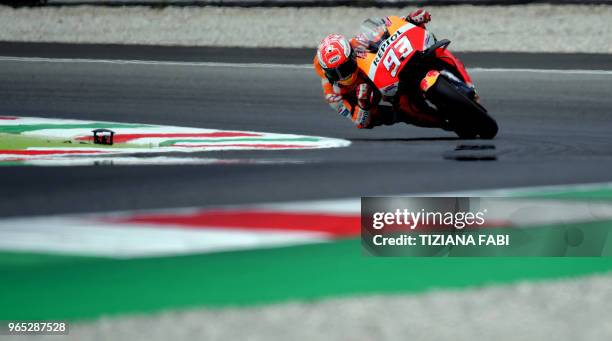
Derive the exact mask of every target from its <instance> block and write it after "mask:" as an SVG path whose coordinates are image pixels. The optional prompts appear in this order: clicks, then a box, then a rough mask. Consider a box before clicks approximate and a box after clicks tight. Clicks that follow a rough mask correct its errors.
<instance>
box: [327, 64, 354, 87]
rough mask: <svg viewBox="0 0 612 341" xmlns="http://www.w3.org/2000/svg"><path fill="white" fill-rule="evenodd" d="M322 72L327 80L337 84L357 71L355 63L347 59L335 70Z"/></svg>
mask: <svg viewBox="0 0 612 341" xmlns="http://www.w3.org/2000/svg"><path fill="white" fill-rule="evenodd" d="M323 71H325V76H326V77H327V78H328V79H329V80H331V81H333V82H337V81H340V80H343V79H347V78H349V77H351V76H352V75H353V73H355V71H357V63H356V62H355V61H354V60H353V59H352V58H349V59H348V60H347V61H346V62H345V63H344V64H342V65H340V66H338V67H337V68H334V69H324V70H323Z"/></svg>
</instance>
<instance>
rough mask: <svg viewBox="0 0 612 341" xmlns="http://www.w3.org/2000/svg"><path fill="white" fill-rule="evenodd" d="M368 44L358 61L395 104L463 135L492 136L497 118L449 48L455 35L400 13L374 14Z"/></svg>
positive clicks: (365, 33) (367, 27)
mask: <svg viewBox="0 0 612 341" xmlns="http://www.w3.org/2000/svg"><path fill="white" fill-rule="evenodd" d="M361 30H362V38H361V39H363V40H365V41H366V42H367V43H366V46H367V48H366V49H365V51H362V53H360V55H359V57H358V58H357V66H358V67H359V69H360V70H361V71H362V72H363V73H364V74H365V75H367V76H368V78H369V79H370V81H371V82H372V83H373V85H374V87H375V88H376V90H377V91H376V93H377V95H378V96H379V98H382V99H384V100H385V101H387V102H389V103H391V105H392V106H393V110H394V111H395V112H397V113H399V114H400V115H406V116H409V115H410V113H409V112H408V110H406V109H405V105H404V103H411V106H412V110H411V112H414V111H415V109H416V111H418V112H420V113H421V114H424V115H431V117H432V118H435V119H436V120H438V121H441V122H444V124H445V129H447V130H452V131H454V132H455V133H456V134H457V135H458V136H459V137H460V138H466V139H473V138H477V137H479V138H482V139H492V138H494V137H495V135H496V134H497V131H498V126H497V123H496V121H495V120H494V119H493V118H492V117H491V116H490V115H489V114H488V112H487V110H486V109H485V108H484V107H483V106H482V105H480V103H479V102H478V96H477V95H476V92H475V90H474V87H473V86H472V85H471V84H470V82H469V81H468V80H469V75H467V74H466V73H465V72H466V71H465V68H463V67H458V65H457V64H458V63H460V62H459V61H458V60H457V59H456V58H454V56H452V54H450V52H449V51H448V50H447V47H448V45H449V44H450V41H449V40H446V39H444V40H439V41H438V40H437V39H436V38H435V36H434V35H433V34H432V33H430V32H429V31H428V30H426V29H424V28H421V27H419V26H416V25H413V24H411V23H408V22H406V21H405V20H401V19H400V18H399V17H395V20H394V18H393V17H389V18H385V19H379V20H376V19H368V20H366V21H365V22H364V23H363V24H362V26H361Z"/></svg>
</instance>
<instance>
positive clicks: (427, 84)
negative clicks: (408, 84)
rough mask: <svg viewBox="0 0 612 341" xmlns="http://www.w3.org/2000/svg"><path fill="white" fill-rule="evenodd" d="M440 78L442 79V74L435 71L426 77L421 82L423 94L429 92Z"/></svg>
mask: <svg viewBox="0 0 612 341" xmlns="http://www.w3.org/2000/svg"><path fill="white" fill-rule="evenodd" d="M438 77H440V72H438V71H435V70H432V71H429V72H428V73H427V75H425V78H423V80H421V90H423V92H427V90H429V88H431V87H432V86H433V85H434V84H436V81H437V80H438Z"/></svg>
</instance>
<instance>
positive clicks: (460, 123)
mask: <svg viewBox="0 0 612 341" xmlns="http://www.w3.org/2000/svg"><path fill="white" fill-rule="evenodd" d="M426 97H427V99H428V100H429V101H431V102H432V103H433V104H434V105H435V106H436V107H437V108H438V110H439V111H440V112H441V113H442V114H443V115H444V116H445V117H446V118H447V119H448V120H449V121H450V123H451V125H452V127H453V128H454V130H455V133H456V134H457V135H458V136H459V137H460V138H462V139H474V138H476V137H480V138H481V139H492V138H494V137H495V135H497V132H498V130H499V127H498V126H497V122H495V120H494V119H493V118H492V117H491V116H489V114H488V113H487V110H486V109H485V108H484V107H483V106H482V105H480V104H478V103H477V102H475V101H474V100H473V99H471V98H470V97H468V96H467V95H466V94H464V93H463V92H462V91H461V90H459V89H457V87H455V86H454V85H453V84H452V83H451V82H450V81H448V80H447V79H446V78H444V76H442V75H440V77H438V79H437V81H436V83H435V84H434V85H433V86H432V87H431V88H430V89H429V90H427V92H426Z"/></svg>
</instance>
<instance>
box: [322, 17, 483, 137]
mask: <svg viewBox="0 0 612 341" xmlns="http://www.w3.org/2000/svg"><path fill="white" fill-rule="evenodd" d="M390 18H394V19H400V20H405V21H406V22H408V23H411V24H414V25H416V26H420V27H422V28H425V24H426V23H428V22H429V21H430V20H431V15H430V13H429V12H427V11H425V10H423V9H418V10H416V11H414V12H412V13H410V14H408V15H407V16H405V17H387V18H384V19H381V20H380V23H381V25H384V23H385V22H388V21H389V20H390ZM370 21H371V20H370ZM385 32H386V30H385ZM380 39H381V40H384V39H386V36H381V37H380ZM368 44H371V42H370V41H368V40H367V39H366V37H365V35H364V34H363V33H362V34H359V35H357V36H356V37H353V38H352V39H351V40H350V41H349V40H347V39H346V38H345V37H344V36H342V35H340V34H330V35H328V36H327V37H326V38H325V39H323V40H322V41H321V43H320V44H319V47H318V48H317V55H316V56H315V58H314V62H313V64H314V68H315V71H316V72H317V74H318V75H319V76H320V77H321V86H322V88H323V94H324V96H325V100H326V101H327V103H328V104H329V105H330V106H331V107H332V109H334V110H335V111H336V112H338V114H340V115H341V116H344V117H347V118H350V119H351V120H352V121H353V123H355V125H356V126H357V128H359V129H364V128H365V129H371V128H373V127H375V126H379V125H382V124H385V125H390V124H394V123H397V122H406V123H410V124H415V125H418V126H423V127H442V128H445V124H446V122H443V121H441V120H440V119H438V118H435V117H431V115H427V114H424V113H423V112H421V111H420V110H419V109H418V108H416V107H415V106H413V105H412V104H411V103H400V105H401V107H402V109H403V111H405V112H408V113H409V114H410V116H409V117H407V116H406V115H401V114H398V113H397V112H395V111H394V110H393V108H392V107H391V106H387V105H379V102H380V98H376V96H375V92H374V91H373V85H372V84H371V82H370V81H369V79H368V77H367V75H365V74H363V73H362V72H361V71H360V70H359V69H358V68H357V62H356V58H359V56H360V53H361V51H364V49H367V48H368V47H369V46H368ZM444 53H445V57H447V58H448V59H449V60H448V61H447V62H448V63H451V64H453V65H454V66H456V67H457V69H459V72H460V73H461V75H462V76H463V78H464V80H465V81H466V82H467V83H468V84H469V85H471V83H472V82H471V79H470V78H469V75H468V74H467V72H465V69H464V67H463V64H461V62H459V61H458V60H457V59H456V58H455V57H454V56H452V55H451V54H450V52H447V51H445V52H444ZM446 55H448V56H446Z"/></svg>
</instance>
